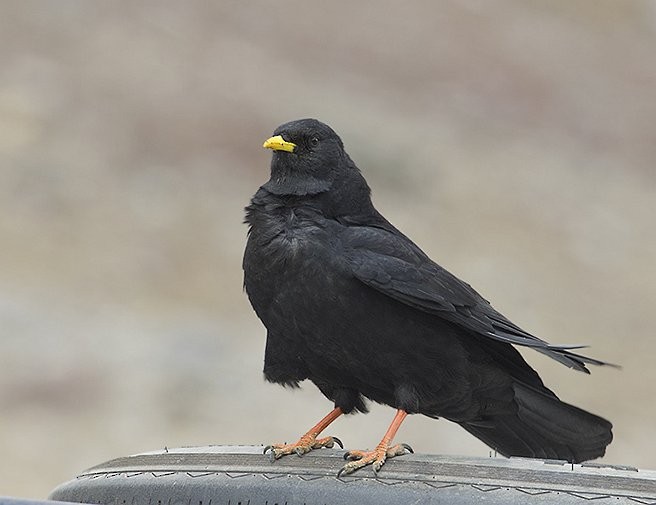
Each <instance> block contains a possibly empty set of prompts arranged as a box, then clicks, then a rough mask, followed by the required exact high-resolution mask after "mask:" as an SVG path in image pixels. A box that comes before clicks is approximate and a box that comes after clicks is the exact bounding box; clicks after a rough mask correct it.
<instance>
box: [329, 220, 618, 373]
mask: <svg viewBox="0 0 656 505" xmlns="http://www.w3.org/2000/svg"><path fill="white" fill-rule="evenodd" d="M342 239H343V242H342V243H343V246H344V254H345V258H346V262H347V264H348V268H349V269H350V271H351V273H352V274H353V275H354V276H355V277H356V278H357V279H358V280H360V281H361V282H363V283H364V284H366V285H367V286H369V287H371V288H373V289H376V290H377V291H380V292H381V293H384V294H385V295H387V296H389V297H391V298H394V299H395V300H398V301H400V302H402V303H404V304H406V305H409V306H411V307H414V308H416V309H418V310H422V311H425V312H428V313H431V314H434V315H436V316H438V317H441V318H442V319H446V320H448V321H451V322H452V323H455V324H457V325H458V326H460V327H462V328H464V329H467V330H470V331H472V332H474V333H476V334H477V335H479V336H483V337H488V338H492V339H494V340H498V341H501V342H506V343H509V344H516V345H521V346H525V347H530V348H533V349H535V350H536V351H538V352H541V353H543V354H546V355H547V356H549V357H551V358H553V359H555V360H556V361H559V362H560V363H562V364H564V365H566V366H568V367H570V368H574V369H577V370H580V371H583V372H587V373H589V372H588V370H587V368H586V367H585V364H586V363H589V364H595V365H603V364H606V363H604V362H603V361H599V360H595V359H592V358H588V357H586V356H581V355H579V354H575V353H573V352H571V350H572V349H579V348H582V347H584V346H580V345H574V346H570V345H552V344H549V343H548V342H545V341H544V340H542V339H540V338H538V337H536V336H534V335H531V334H530V333H528V332H526V331H524V330H522V329H521V328H520V327H519V326H517V325H515V324H513V323H512V322H511V321H509V320H508V319H507V318H505V317H504V316H503V315H502V314H500V313H499V312H497V311H496V310H495V309H494V308H493V307H492V306H491V305H490V303H489V302H488V301H487V300H485V299H484V298H483V297H482V296H481V295H479V294H478V293H477V292H476V291H475V290H474V289H473V288H472V287H471V286H470V285H469V284H467V283H465V282H463V281H461V280H460V279H458V278H457V277H456V276H454V275H453V274H451V273H450V272H448V271H447V270H445V269H444V268H442V267H441V266H439V265H438V264H437V263H435V262H433V261H432V260H431V259H430V258H429V257H428V256H427V255H426V254H425V253H424V252H423V251H421V249H419V247H417V246H416V245H415V244H414V243H413V242H412V241H411V240H410V239H408V238H407V237H405V236H404V235H403V234H401V233H400V232H398V230H396V229H393V228H392V229H385V228H378V227H371V226H351V227H348V228H347V229H346V231H345V232H344V234H343V236H342Z"/></svg>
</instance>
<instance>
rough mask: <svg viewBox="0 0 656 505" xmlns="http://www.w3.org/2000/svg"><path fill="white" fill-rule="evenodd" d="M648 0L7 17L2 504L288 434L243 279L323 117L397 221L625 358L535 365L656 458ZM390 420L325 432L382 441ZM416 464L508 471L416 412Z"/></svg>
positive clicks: (200, 8) (461, 271) (135, 8)
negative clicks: (271, 177) (284, 159)
mask: <svg viewBox="0 0 656 505" xmlns="http://www.w3.org/2000/svg"><path fill="white" fill-rule="evenodd" d="M655 5H656V4H655V3H654V2H651V1H649V0H644V1H635V0H624V1H614V0H586V1H579V0H562V1H551V0H543V1H525V0H516V1H484V0H479V1H474V0H469V1H441V2H434V1H431V0H425V1H416V2H409V3H403V4H400V3H397V2H390V1H376V2H373V1H372V2H357V3H356V2H349V1H346V0H333V1H332V2H330V3H326V2H323V3H320V2H308V1H307V0H305V1H287V0H278V1H277V2H272V1H266V2H265V1H249V2H240V1H223V2H203V1H188V2H176V1H172V0H171V1H158V2H155V1H152V2H148V1H125V2H119V1H113V2H103V1H96V2H89V1H86V0H79V1H74V0H58V1H56V2H46V1H26V0H23V1H15V2H11V1H9V2H3V3H2V4H0V454H1V455H2V456H1V457H0V495H2V494H10V495H19V496H26V497H44V496H45V495H47V493H48V492H49V491H50V490H51V489H52V488H53V487H54V486H55V485H57V484H58V483H60V482H62V481H64V480H67V479H68V478H71V477H72V476H74V475H75V473H76V472H78V471H80V470H82V469H84V468H86V467H89V466H91V465H94V464H96V463H100V462H102V461H104V460H107V459H109V458H112V457H117V456H121V455H126V454H131V453H135V452H139V451H145V450H152V449H159V448H162V447H164V446H165V445H166V446H177V445H197V444H201V445H202V444H212V443H213V444H224V443H248V444H256V443H269V442H272V441H283V440H290V441H291V440H292V439H294V438H295V437H296V436H298V435H299V434H300V433H301V432H302V431H304V430H305V429H307V428H308V427H309V426H310V425H311V424H312V423H314V422H315V421H316V420H318V419H319V418H320V417H321V416H322V415H324V414H325V413H326V412H327V411H328V410H329V409H330V407H331V405H330V404H329V403H328V401H327V400H325V399H324V398H323V397H322V396H321V395H320V394H319V393H318V391H317V390H316V389H315V388H314V386H312V385H311V384H307V385H306V386H305V387H304V389H303V390H302V391H300V392H295V393H292V392H290V391H285V390H283V389H282V388H279V387H278V386H273V385H269V384H266V383H264V381H263V379H262V375H261V368H262V357H263V349H264V329H263V327H262V326H261V324H260V323H259V321H258V320H257V319H256V317H255V315H254V314H253V312H252V311H251V309H250V306H249V304H248V301H247V299H246V297H245V295H244V294H243V292H242V286H241V283H242V273H241V255H242V250H243V246H244V242H245V235H246V228H245V226H244V225H243V224H242V219H243V207H244V206H245V205H246V204H247V202H248V200H249V198H250V196H251V195H252V194H253V193H254V192H255V190H256V189H257V187H258V186H259V185H260V184H262V183H263V182H265V180H266V179H267V177H268V164H269V158H270V153H269V152H265V150H263V149H261V144H262V141H263V140H264V139H265V138H266V137H267V136H269V134H270V133H271V131H272V130H273V129H274V128H275V127H276V126H277V125H278V124H279V123H282V122H284V121H288V120H290V119H295V118H299V117H308V116H310V117H317V118H320V119H322V120H323V121H325V122H327V123H329V124H330V125H332V126H333V127H334V128H335V129H336V130H337V131H338V132H339V133H340V134H341V136H342V138H343V139H344V141H345V144H346V146H347V149H348V150H349V152H350V154H351V155H352V157H353V158H354V159H355V160H356V162H357V163H358V164H359V166H360V167H361V168H362V169H363V171H364V173H365V176H366V177H367V179H368V181H369V183H370V185H371V186H372V188H373V191H374V199H375V202H376V204H377V206H378V208H379V209H380V210H381V211H382V212H383V213H384V214H385V215H386V216H387V217H388V218H389V219H390V220H391V221H392V222H393V223H395V224H396V225H397V226H399V227H400V228H401V229H402V230H404V231H405V232H406V233H407V234H408V235H410V236H411V237H412V238H413V239H414V240H415V241H416V242H418V243H419V244H420V245H421V246H422V247H423V248H424V249H425V250H426V251H427V252H428V253H429V254H430V255H431V256H432V257H433V258H434V259H436V260H437V261H438V262H439V263H441V264H442V265H444V266H446V267H447V268H449V269H450V270H452V271H453V272H454V273H456V274H457V275H459V276H460V277H462V278H464V279H466V280H467V281H469V282H470V283H471V284H473V285H474V286H475V287H476V288H477V289H478V290H479V291H480V292H481V293H482V294H483V295H484V296H486V297H487V298H488V299H490V300H492V301H493V303H494V305H495V306H496V307H497V308H498V309H500V310H501V311H502V312H504V313H505V314H506V315H508V316H509V317H510V318H511V319H513V320H514V321H516V322H517V323H519V324H520V325H522V326H524V327H525V328H526V329H529V330H531V331H533V332H535V333H536V334H538V335H540V336H542V337H545V338H548V339H549V340H551V341H552V342H554V343H588V344H591V345H592V349H590V350H589V353H590V354H591V355H593V356H595V357H598V358H602V359H607V360H610V361H614V362H618V363H621V364H622V365H623V366H624V369H623V370H622V371H616V370H613V369H594V370H593V374H592V375H591V376H585V375H583V374H579V373H575V372H573V371H571V370H568V369H566V368H564V367H562V366H559V365H558V364H556V363H552V362H550V361H548V360H547V359H546V358H544V359H543V358H541V357H539V356H537V355H536V354H535V353H533V354H528V355H527V356H528V358H529V360H530V361H531V363H533V364H534V365H535V366H536V367H538V368H539V370H540V372H541V374H542V376H543V377H544V379H545V381H546V382H547V384H548V385H550V386H552V387H553V388H554V389H555V390H556V391H558V392H559V394H560V395H561V397H562V398H563V399H565V400H567V401H570V402H572V403H575V404H577V405H580V406H582V407H585V408H587V409H590V410H592V411H593V412H596V413H598V414H601V415H603V416H605V417H607V418H609V419H610V420H612V421H613V422H614V424H615V441H614V442H613V444H612V445H611V446H610V448H609V451H608V454H607V456H606V458H605V460H606V461H608V462H612V463H622V464H629V465H636V466H640V467H651V468H656V436H655V435H656V430H655V429H654V428H655V426H654V425H655V422H654V417H655V416H656V398H655V396H654V391H655V387H654V383H655V382H656V366H655V365H654V358H655V354H656V340H655V339H654V332H653V328H652V324H653V320H654V310H655V307H656V267H655V261H654V259H655V258H656V232H655V230H656V227H655V225H654V221H655V218H656V166H655V164H654V160H655V159H656V58H655V56H654V55H655V51H656V7H655ZM391 417H392V411H391V410H390V409H389V408H384V407H376V406H374V407H373V411H372V413H371V414H370V415H368V416H355V417H350V418H346V419H342V420H340V421H338V422H337V423H335V425H334V427H331V429H330V433H332V434H335V435H339V436H340V437H341V438H342V440H344V441H345V442H346V444H347V445H348V447H350V448H364V447H372V446H373V445H375V444H376V443H377V442H378V440H379V438H380V436H381V435H382V433H383V431H384V430H385V428H386V427H387V424H388V423H389V421H390V419H391ZM399 440H402V441H404V442H408V443H410V444H412V445H413V446H414V447H415V449H416V450H418V451H420V452H435V453H448V454H465V455H480V456H487V455H488V449H487V448H486V447H485V446H484V445H483V444H481V443H480V442H478V441H477V440H475V439H474V438H473V437H471V436H470V435H468V434H467V433H465V432H464V431H463V430H461V429H460V428H459V427H458V426H455V425H451V424H450V423H448V422H446V421H434V420H428V419H423V418H419V417H414V418H411V419H409V420H408V421H407V422H406V423H405V425H404V426H403V428H402V431H401V433H400V435H399Z"/></svg>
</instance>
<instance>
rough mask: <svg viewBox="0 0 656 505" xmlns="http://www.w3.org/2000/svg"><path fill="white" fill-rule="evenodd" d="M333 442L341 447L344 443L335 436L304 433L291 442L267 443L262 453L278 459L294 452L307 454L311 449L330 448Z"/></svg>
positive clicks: (301, 454)
mask: <svg viewBox="0 0 656 505" xmlns="http://www.w3.org/2000/svg"><path fill="white" fill-rule="evenodd" d="M335 444H337V445H339V446H340V447H341V448H342V449H343V448H344V444H342V441H341V440H340V439H339V438H337V437H323V438H317V435H315V434H312V433H306V434H305V435H303V436H302V437H301V438H300V439H299V440H298V442H295V443H293V444H271V445H267V446H266V447H265V448H264V454H266V453H267V452H268V453H269V458H270V459H271V461H272V462H273V461H275V460H276V459H280V458H282V457H283V456H286V455H287V454H292V453H294V454H297V455H299V456H303V454H307V453H308V452H310V451H311V450H313V449H321V448H323V447H326V448H328V449H331V448H332V447H334V446H335Z"/></svg>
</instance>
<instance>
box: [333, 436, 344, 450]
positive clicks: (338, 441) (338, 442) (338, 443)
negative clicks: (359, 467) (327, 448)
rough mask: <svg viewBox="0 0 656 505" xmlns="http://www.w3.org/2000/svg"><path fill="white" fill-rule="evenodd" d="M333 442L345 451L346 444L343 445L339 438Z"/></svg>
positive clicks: (334, 438)
mask: <svg viewBox="0 0 656 505" xmlns="http://www.w3.org/2000/svg"><path fill="white" fill-rule="evenodd" d="M333 442H335V443H336V444H337V445H339V447H340V449H344V444H343V443H342V441H341V440H340V439H339V438H337V437H333Z"/></svg>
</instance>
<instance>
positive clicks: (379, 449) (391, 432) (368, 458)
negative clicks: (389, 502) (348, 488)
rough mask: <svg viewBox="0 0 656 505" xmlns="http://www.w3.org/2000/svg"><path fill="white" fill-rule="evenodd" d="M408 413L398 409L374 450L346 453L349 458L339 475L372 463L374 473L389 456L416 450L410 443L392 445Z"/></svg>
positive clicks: (345, 456)
mask: <svg viewBox="0 0 656 505" xmlns="http://www.w3.org/2000/svg"><path fill="white" fill-rule="evenodd" d="M407 415H408V413H407V412H406V411H405V410H401V409H399V410H397V411H396V415H395V416H394V419H393V420H392V424H390V427H389V428H387V431H386V432H385V435H384V436H383V439H382V440H381V441H380V443H379V444H378V445H377V446H376V448H375V449H374V450H373V451H348V452H347V453H346V454H344V459H346V460H349V462H348V463H346V464H345V465H344V466H343V467H342V469H341V470H340V471H339V472H338V473H337V477H339V476H340V475H342V474H348V473H351V472H355V471H356V470H357V469H358V468H362V467H363V466H367V465H371V466H372V468H373V469H374V473H378V470H380V468H381V467H382V466H383V465H384V464H385V460H386V459H387V458H393V457H394V456H401V455H402V454H405V451H406V450H407V451H408V452H414V451H413V450H412V447H410V446H409V445H408V444H396V445H393V446H390V444H391V443H392V440H393V439H394V436H395V435H396V432H397V431H398V430H399V427H400V426H401V423H402V422H403V420H404V419H405V418H406V416H407Z"/></svg>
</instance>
